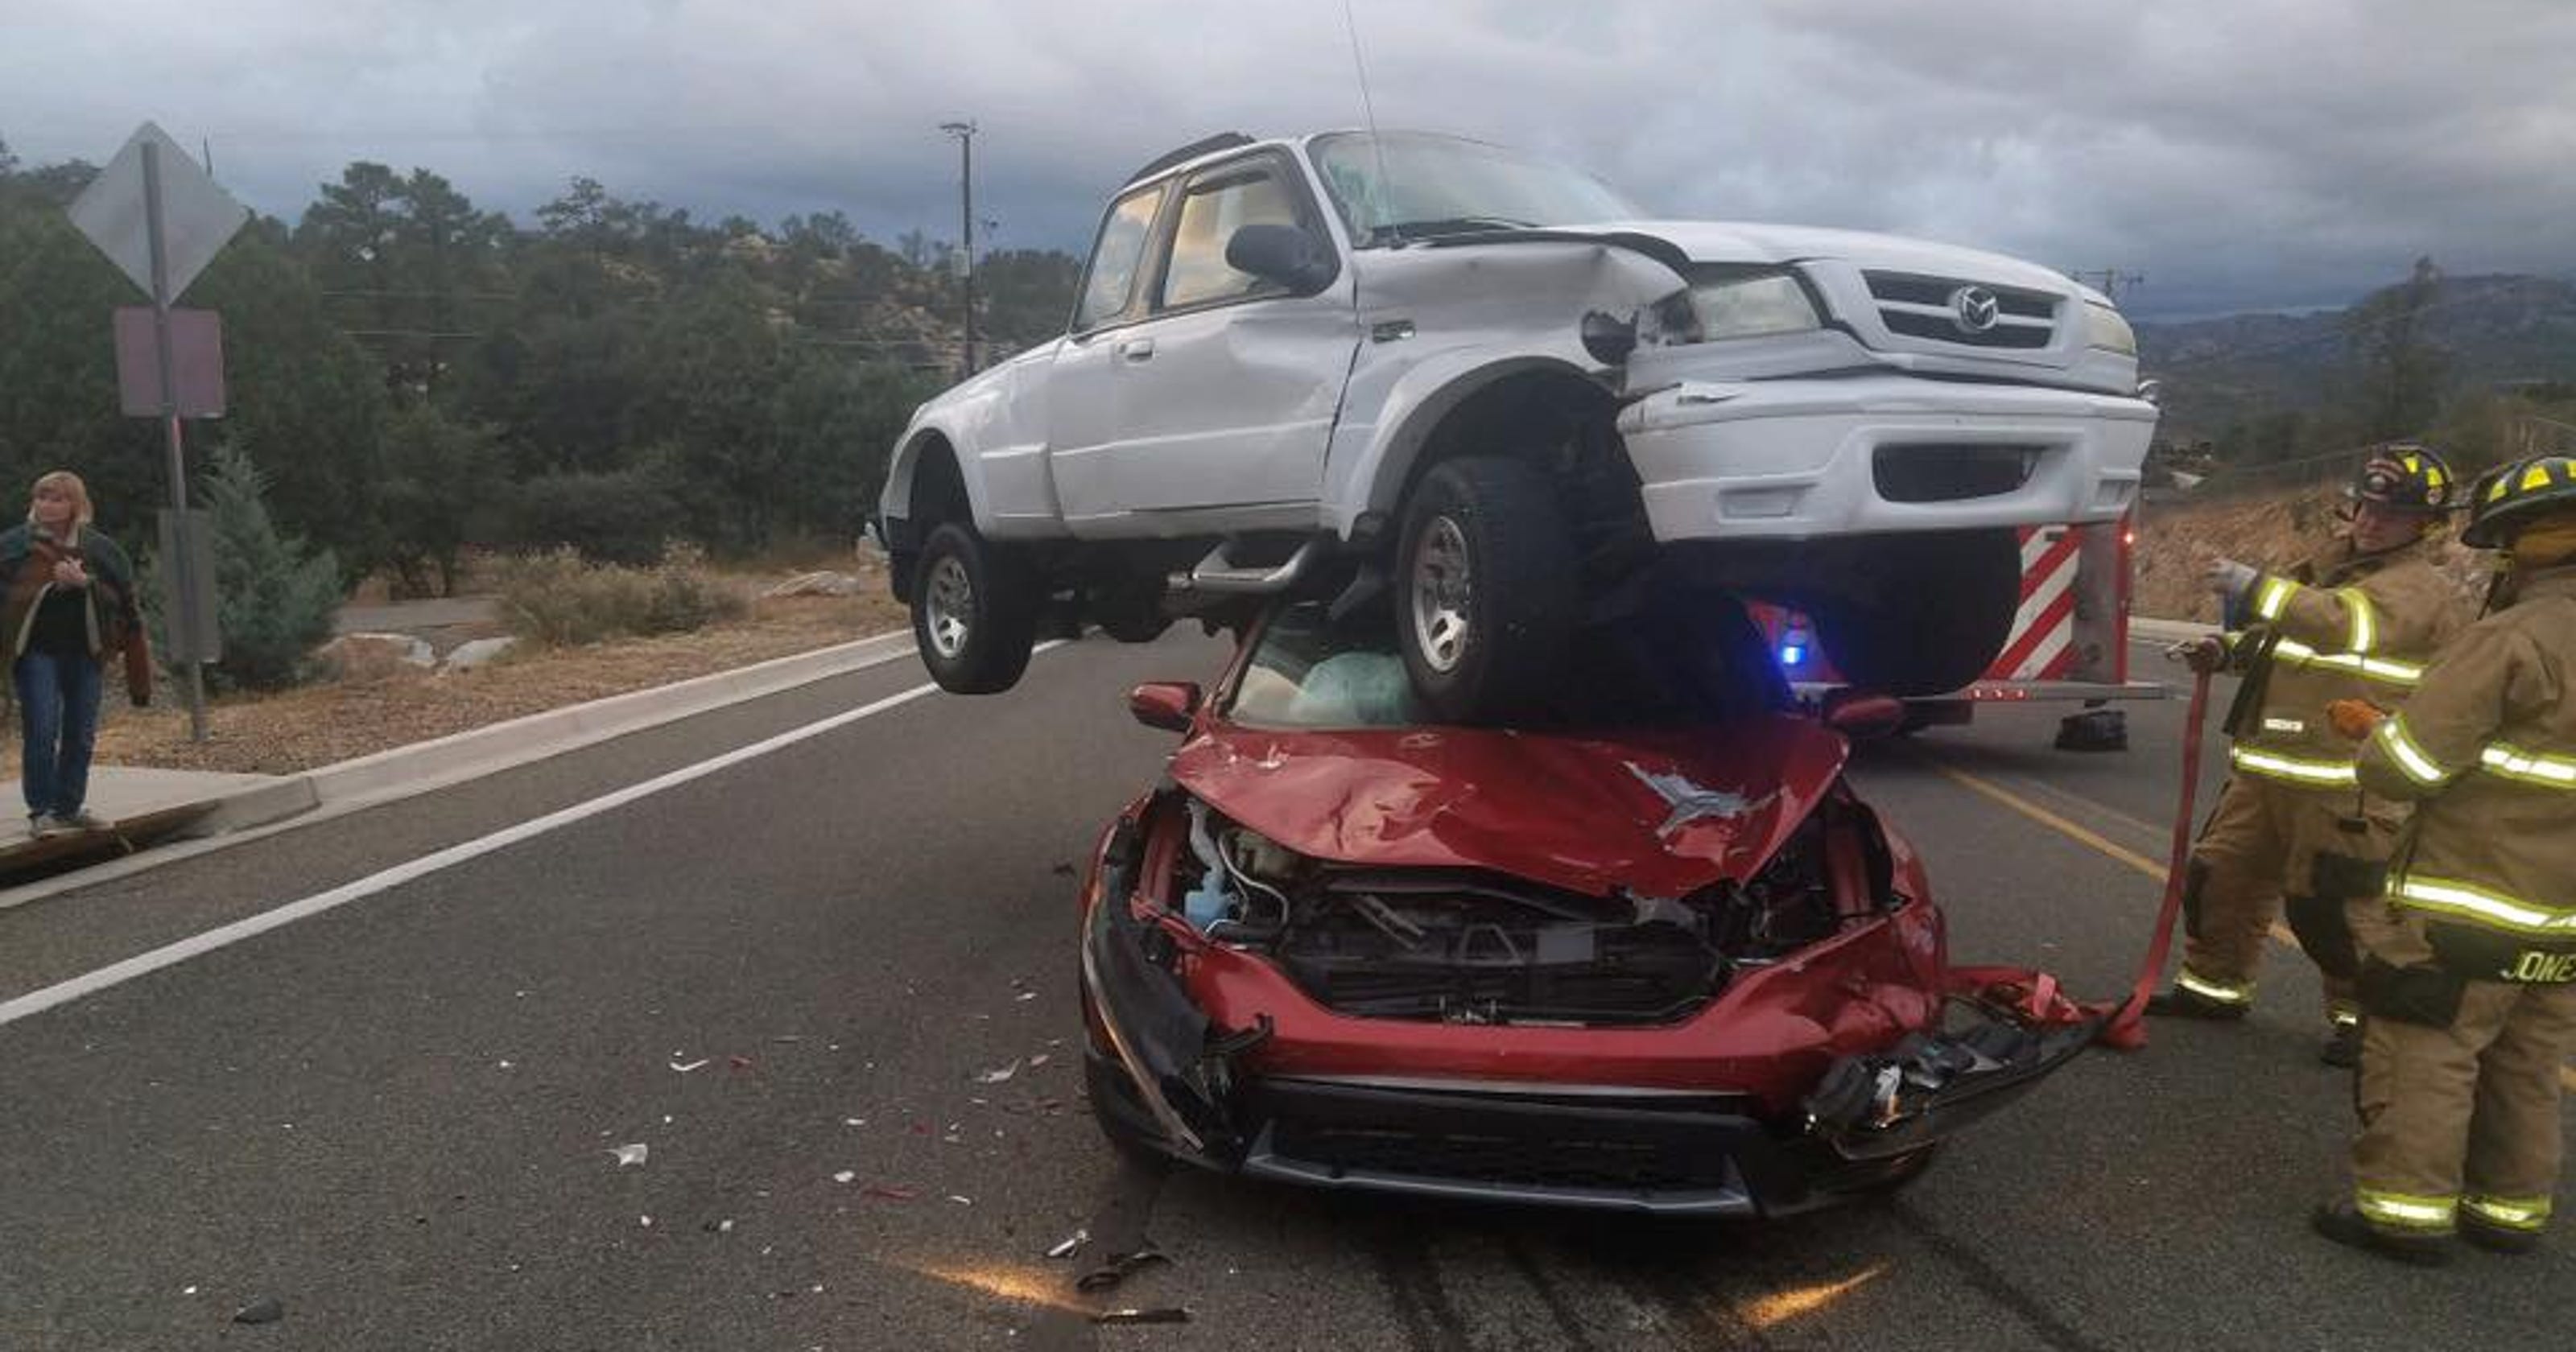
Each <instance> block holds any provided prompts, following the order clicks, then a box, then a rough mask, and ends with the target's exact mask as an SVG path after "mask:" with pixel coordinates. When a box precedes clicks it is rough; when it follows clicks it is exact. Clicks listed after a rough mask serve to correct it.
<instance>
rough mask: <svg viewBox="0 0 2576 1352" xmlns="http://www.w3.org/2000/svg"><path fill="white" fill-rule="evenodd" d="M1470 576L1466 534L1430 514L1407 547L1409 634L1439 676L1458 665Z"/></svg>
mask: <svg viewBox="0 0 2576 1352" xmlns="http://www.w3.org/2000/svg"><path fill="white" fill-rule="evenodd" d="M1474 597H1475V578H1474V576H1473V575H1472V573H1471V571H1470V570H1469V568H1468V564H1467V533H1466V532H1465V531H1463V530H1460V529H1459V528H1458V523H1457V522H1455V521H1452V520H1450V519H1449V518H1448V517H1445V516H1435V517H1433V518H1432V519H1431V525H1430V526H1429V527H1428V528H1427V529H1425V530H1424V531H1423V532H1422V539H1421V541H1420V542H1419V543H1417V544H1416V545H1414V547H1413V635H1414V642H1415V644H1416V645H1417V647H1418V648H1419V650H1420V656H1421V658H1422V660H1423V662H1424V663H1426V664H1427V665H1429V666H1430V668H1431V669H1432V670H1433V671H1437V672H1440V673H1442V674H1443V675H1446V674H1448V673H1449V672H1452V671H1455V670H1457V669H1458V664H1459V662H1461V661H1462V660H1464V659H1465V658H1466V655H1467V642H1468V639H1469V638H1470V637H1471V630H1470V626H1469V624H1468V619H1467V615H1468V609H1467V607H1468V603H1469V602H1470V601H1471V600H1473V599H1474Z"/></svg>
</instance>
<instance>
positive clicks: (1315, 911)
mask: <svg viewBox="0 0 2576 1352" xmlns="http://www.w3.org/2000/svg"><path fill="white" fill-rule="evenodd" d="M1188 812H1189V817H1190V825H1189V833H1188V836H1189V839H1188V844H1187V846H1186V848H1184V849H1183V850H1182V851H1180V853H1179V857H1178V858H1177V859H1176V860H1175V862H1174V866H1173V874H1172V879H1171V882H1170V885H1169V886H1170V890H1169V894H1168V897H1167V900H1166V905H1168V906H1170V907H1171V909H1173V910H1174V911H1177V912H1179V913H1180V914H1181V915H1182V916H1183V917H1184V918H1186V919H1187V921H1188V922H1189V924H1190V925H1191V926H1192V927H1193V928H1195V929H1197V930H1199V931H1200V932H1201V933H1203V934H1204V935H1205V936H1206V937H1207V938H1208V940H1209V941H1211V942H1214V943H1220V944H1225V945H1228V946H1232V947H1236V948H1242V949H1247V950H1252V951H1257V952H1260V953H1263V954H1265V955H1266V956H1268V957H1269V958H1270V960H1271V961H1273V962H1275V963H1276V964H1277V965H1278V966H1279V967H1280V969H1281V970H1282V971H1284V972H1285V973H1286V974H1287V975H1288V977H1289V978H1290V979H1291V980H1292V981H1294V982H1295V983H1296V984H1297V986H1298V987H1299V988H1300V989H1301V990H1303V991H1304V992H1305V993H1306V994H1307V995H1308V996H1309V997H1311V998H1313V999H1314V1000H1316V1001H1317V1002H1318V1003H1320V1004H1322V1005H1324V1006H1326V1007H1327V1008H1330V1009H1332V1010H1334V1011H1336V1012H1338V1013H1343V1014H1349V1015H1353V1016H1356V1017H1363V1018H1376V1019H1401V1020H1420V1021H1431V1022H1440V1023H1451V1024H1510V1025H1522V1026H1564V1027H1596V1026H1621V1025H1653V1024H1663V1023H1671V1022H1675V1021H1677V1020H1680V1019H1683V1018H1686V1017H1688V1016H1689V1015H1690V1014H1691V1013H1693V1012H1694V1011H1696V1010H1698V1009H1699V1008H1701V1007H1702V1006H1704V1005H1705V1004H1707V1003H1708V1002H1709V1001H1710V1000H1712V999H1714V998H1716V997H1717V995H1718V994H1719V993H1720V992H1722V991H1723V990H1724V989H1725V988H1726V986H1727V984H1728V982H1729V981H1730V979H1731V978H1732V977H1733V975H1734V974H1735V973H1737V972H1739V971H1743V970H1747V969H1751V968H1756V967H1760V966H1763V965H1766V964H1769V963H1773V962H1777V961H1779V960H1780V959H1782V958H1784V957H1786V956H1788V955H1790V954H1793V953H1795V952H1797V951H1799V950H1800V949H1803V948H1806V947H1809V946H1811V945H1813V944H1816V943H1819V942H1822V941H1823V940H1826V939H1829V938H1831V937H1833V936H1834V935H1835V934H1837V933H1839V932H1841V931H1842V929H1843V928H1844V927H1845V926H1847V925H1849V924H1852V923H1855V922H1856V921H1858V920H1861V919H1864V918H1866V917H1868V916H1870V915H1874V914H1876V913H1877V912H1878V910H1879V909H1880V901H1881V900H1882V898H1881V897H1873V896H1866V895H1865V896H1860V897H1845V896H1840V895H1838V894H1837V890H1836V878H1835V871H1834V870H1833V869H1832V868H1831V867H1830V865H1829V844H1828V840H1827V836H1828V824H1827V821H1826V818H1827V815H1828V813H1827V812H1826V811H1820V812H1818V813H1816V814H1815V815H1814V816H1812V817H1810V818H1809V819H1808V821H1807V822H1805V823H1804V824H1803V825H1801V826H1800V827H1799V828H1798V829H1797V831H1796V832H1795V833H1793V834H1792V836H1791V837H1790V839H1789V840H1788V842H1787V843H1786V844H1784V845H1783V846H1782V847H1781V848H1780V849H1779V850H1778V851H1777V852H1776V853H1775V854H1774V856H1773V857H1772V858H1771V860H1770V861H1768V862H1767V863H1766V864H1765V865H1764V866H1763V867H1762V869H1761V870H1760V871H1759V872H1758V873H1757V874H1755V875H1754V876H1753V877H1752V878H1751V879H1749V880H1747V881H1745V882H1742V883H1740V884H1739V883H1735V882H1722V883H1719V884H1716V885H1714V886H1710V887H1706V888H1702V889H1700V890H1699V891H1696V892H1694V893H1691V894H1689V895H1687V896H1680V897H1659V896H1644V895H1635V894H1631V893H1628V892H1625V891H1613V892H1612V893H1610V894H1609V895H1606V896H1592V895H1587V894H1584V893H1580V892H1573V891H1568V890H1563V889H1559V888H1552V887H1547V886H1542V885H1539V884H1536V883H1532V882H1529V881H1526V880H1523V879H1519V878H1515V877H1511V876H1508V875H1504V874H1498V873H1493V872H1487V871H1480V870H1469V869H1394V868H1363V867H1353V866H1349V865H1342V864H1335V863H1331V862H1328V861H1323V860H1315V859H1309V858H1305V857H1303V856H1300V855H1298V854H1296V853H1295V852H1293V851H1290V850H1288V849H1286V848H1284V847H1282V846H1280V845H1278V844H1277V843H1275V842H1273V841H1270V840H1268V839H1265V838H1263V837H1262V836H1260V835H1259V834H1258V833H1256V832H1253V831H1250V830H1247V829H1245V828H1243V827H1241V826H1238V825H1236V824H1234V823H1232V822H1229V821H1227V820H1225V818H1224V817H1223V816H1221V815H1220V814H1218V813H1217V812H1215V811H1214V810H1213V809H1211V808H1210V807H1209V806H1208V805H1207V804H1205V803H1203V802H1198V801H1195V800H1193V801H1191V802H1190V803H1189V807H1188Z"/></svg>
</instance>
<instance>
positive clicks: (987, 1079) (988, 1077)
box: [975, 1061, 1020, 1084]
mask: <svg viewBox="0 0 2576 1352" xmlns="http://www.w3.org/2000/svg"><path fill="white" fill-rule="evenodd" d="M1019 1073H1020V1063H1019V1062H1017V1061H1013V1062H1012V1063H1011V1064H1009V1065H1007V1066H996V1067H994V1068H993V1069H991V1070H979V1071H977V1072H975V1083H977V1084H1007V1083H1009V1081H1010V1078H1011V1077H1012V1076H1014V1075H1017V1074H1019Z"/></svg>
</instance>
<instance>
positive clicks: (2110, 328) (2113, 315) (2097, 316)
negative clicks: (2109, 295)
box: [2084, 300, 2138, 357]
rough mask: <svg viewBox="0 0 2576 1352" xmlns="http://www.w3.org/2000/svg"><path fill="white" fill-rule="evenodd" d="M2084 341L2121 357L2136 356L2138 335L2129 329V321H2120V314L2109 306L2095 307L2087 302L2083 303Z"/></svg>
mask: <svg viewBox="0 0 2576 1352" xmlns="http://www.w3.org/2000/svg"><path fill="white" fill-rule="evenodd" d="M2084 341H2085V342H2086V343H2087V344H2088V345H2090V346H2093V347H2098V348H2101V349H2102V350H2103V351H2105V352H2117V353H2119V354H2120V355H2121V356H2123V357H2134V356H2136V355H2138V334H2137V331H2136V330H2135V329H2132V328H2130V327H2129V321H2127V320H2125V319H2122V318H2121V317H2120V312H2119V311H2117V310H2114V309H2112V308H2111V307H2110V306H2108V305H2096V304H2094V303H2093V302H2091V301H2089V300H2088V301H2086V302H2084Z"/></svg>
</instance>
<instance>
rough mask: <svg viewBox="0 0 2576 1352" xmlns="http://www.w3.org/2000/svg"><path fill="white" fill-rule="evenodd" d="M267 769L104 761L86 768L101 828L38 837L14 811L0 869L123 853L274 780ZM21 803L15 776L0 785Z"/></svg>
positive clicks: (4, 830) (3, 838) (4, 826)
mask: <svg viewBox="0 0 2576 1352" xmlns="http://www.w3.org/2000/svg"><path fill="white" fill-rule="evenodd" d="M276 782H277V781H276V779H275V778H274V777H272V776H269V775H219V774H205V773H201V772H198V771H194V770H147V769H135V768H129V767H126V766H118V765H102V766H99V767H97V768H96V769H94V770H92V771H91V772H90V779H89V804H88V807H89V812H90V815H91V816H94V817H97V818H98V819H99V820H101V821H103V822H105V823H107V826H106V829H104V830H100V831H66V832H63V833H61V834H58V835H50V836H46V837H43V838H42V839H38V838H36V837H34V836H32V835H30V834H29V833H28V830H27V817H26V814H25V813H23V812H17V811H12V812H10V813H9V814H8V817H7V820H6V821H0V873H15V872H19V871H22V870H27V869H33V868H39V867H42V866H44V865H47V864H52V863H57V862H61V861H64V860H68V859H71V858H74V857H77V856H84V855H91V854H123V853H129V852H131V851H133V850H136V849H139V848H141V847H143V846H145V845H148V844H150V843H151V842H152V841H154V840H157V839H160V838H161V837H163V836H167V835H169V834H171V833H172V832H175V831H180V830H183V829H185V828H187V827H189V826H192V825H195V824H196V823H197V822H198V821H199V820H200V819H202V818H204V817H205V816H207V815H208V814H210V813H212V812H213V811H214V810H215V809H216V807H218V806H219V805H221V804H222V803H223V802H224V801H225V800H226V799H229V798H234V797H237V796H243V795H249V794H253V793H256V792H257V791H258V790H260V789H261V788H264V787H266V786H268V785H270V784H274V783H276ZM0 793H5V794H6V795H7V798H8V802H9V803H10V804H11V805H12V806H13V807H16V806H23V804H21V803H20V801H19V797H18V781H16V780H14V779H13V780H10V781H8V782H7V784H6V786H5V787H0Z"/></svg>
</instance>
